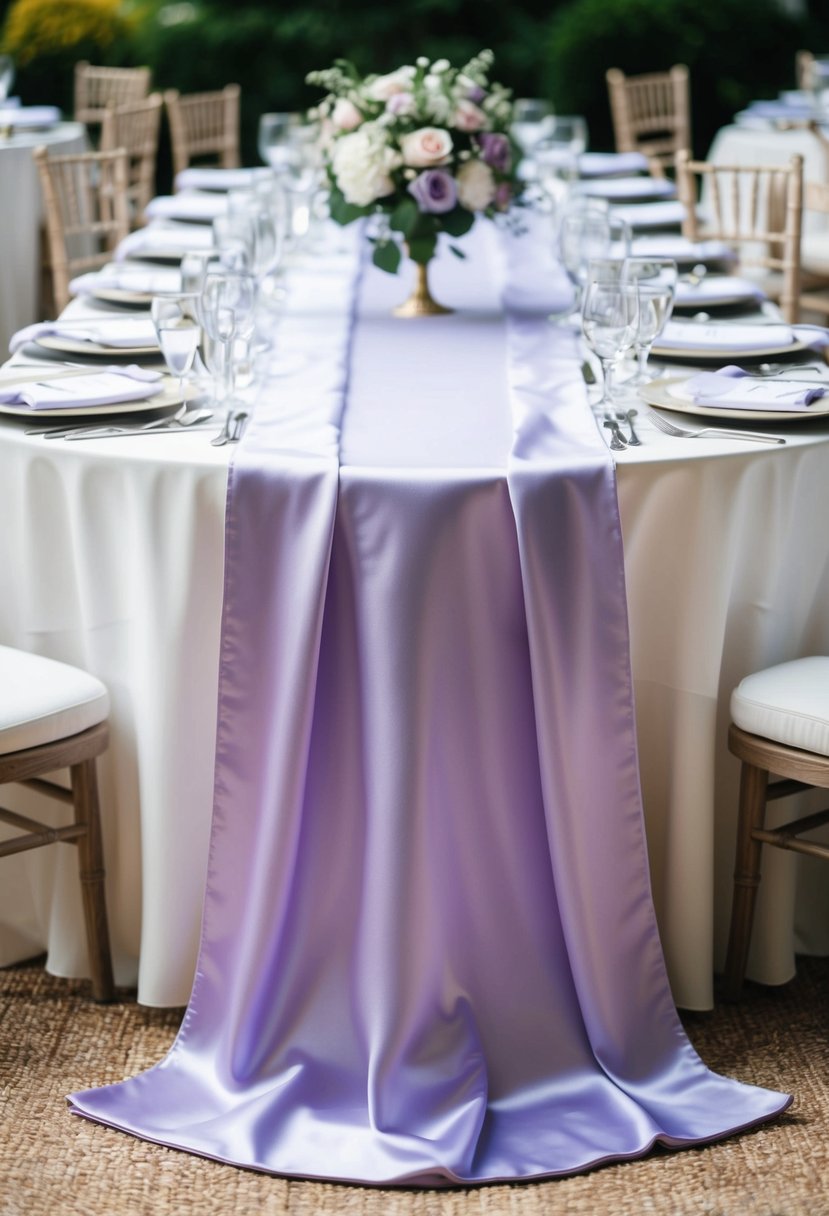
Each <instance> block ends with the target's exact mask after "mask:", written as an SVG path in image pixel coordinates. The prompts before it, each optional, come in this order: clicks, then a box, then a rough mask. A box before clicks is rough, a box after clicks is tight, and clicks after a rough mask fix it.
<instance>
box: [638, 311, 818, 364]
mask: <svg viewBox="0 0 829 1216" xmlns="http://www.w3.org/2000/svg"><path fill="white" fill-rule="evenodd" d="M692 324H693V322H691V321H689V322H688V325H692ZM812 340H813V339H812ZM810 345H811V341H810V339H809V338H807V337H803V338H792V339H791V340H790V341H788V342H785V343H784V342H777V343H772V342H769V343H768V345H765V346H752V347H750V348H748V349H747V348H746V347H745V346H741V345H740V344H739V343H737V344H736V345H735V346H726V345H725V344H724V343H723V344H722V345H720V344H716V345H713V344H712V345H710V346H705V345H703V346H665V345H663V343H662V339H661V338H657V339H656V341H655V342H654V344H653V347H652V353H653V354H654V355H655V356H656V358H657V359H681V360H682V361H683V362H685V363H689V362H696V360H698V359H719V360H720V361H721V362H726V363H727V362H728V361H729V360H730V359H767V358H768V357H769V356H770V355H793V354H795V353H796V352H797V351H799V350H807V349H808V348H809V346H810Z"/></svg>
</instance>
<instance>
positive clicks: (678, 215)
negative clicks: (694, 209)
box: [613, 199, 685, 229]
mask: <svg viewBox="0 0 829 1216" xmlns="http://www.w3.org/2000/svg"><path fill="white" fill-rule="evenodd" d="M613 214H614V215H616V216H618V217H619V219H622V220H624V221H625V223H626V224H630V226H631V228H634V229H636V228H668V227H670V226H671V225H673V224H681V223H682V221H683V219H684V218H685V208H684V207H683V205H682V203H681V202H680V201H679V199H669V200H667V201H666V202H662V201H661V200H660V201H659V202H656V203H630V204H625V205H624V206H621V207H614V208H613Z"/></svg>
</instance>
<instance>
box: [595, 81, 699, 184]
mask: <svg viewBox="0 0 829 1216" xmlns="http://www.w3.org/2000/svg"><path fill="white" fill-rule="evenodd" d="M605 79H606V80H607V90H608V96H609V99H610V115H611V118H612V120H613V134H614V138H615V140H616V150H617V152H643V153H644V154H645V156H647V157H649V158H650V160H651V163H652V165H653V166H654V168H656V169H657V170H658V169H660V168H661V169H663V170H664V168H665V166H669V165H672V164H673V162H674V156H675V155H676V153H677V152H678V151H679V150H680V149H681V148H688V149H690V147H691V101H690V86H689V83H688V69H687V68H686V67H685V66H684V64H676V65H675V66H674V67H672V68H671V69H670V71H667V72H648V73H647V74H645V75H643V76H626V75H625V74H624V72H621V71H620V70H619V69H618V68H610V69H609V71H608V72H607V73H606V75H605Z"/></svg>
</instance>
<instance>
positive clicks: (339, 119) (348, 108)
mask: <svg viewBox="0 0 829 1216" xmlns="http://www.w3.org/2000/svg"><path fill="white" fill-rule="evenodd" d="M331 121H332V122H333V124H334V126H335V127H339V129H340V130H341V131H356V129H357V127H359V126H360V124H361V123H362V121H363V116H362V114H361V113H360V111H359V110H358V109H357V107H356V106H355V104H354V102H353V101H349V100H348V98H347V97H339V98H337V102H336V105H335V106H334V109H333V110H332V112H331Z"/></svg>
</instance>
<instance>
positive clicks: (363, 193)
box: [331, 123, 399, 207]
mask: <svg viewBox="0 0 829 1216" xmlns="http://www.w3.org/2000/svg"><path fill="white" fill-rule="evenodd" d="M398 161H399V157H397V156H395V154H394V153H393V152H392V151H391V149H389V148H388V147H387V145H386V142H385V136H384V134H383V132H382V130H380V129H379V128H378V127H377V126H375V125H374V124H373V123H364V124H363V126H362V127H360V129H359V130H357V131H352V132H351V133H350V134H348V135H342V136H340V138H339V139H338V140H337V142H336V144H335V146H334V152H333V155H332V157H331V167H332V169H333V171H334V177H335V179H336V182H337V185H338V186H339V188H340V189H341V190H342V192H343V195H344V197H345V200H346V202H347V203H353V204H354V206H355V207H366V206H368V204H369V203H373V202H374V201H375V199H378V198H383V197H384V195H386V194H391V192H392V191H393V190H394V183H393V181H392V180H391V178H390V177H389V171H390V170H391V169H394V168H396V167H397V162H398Z"/></svg>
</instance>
